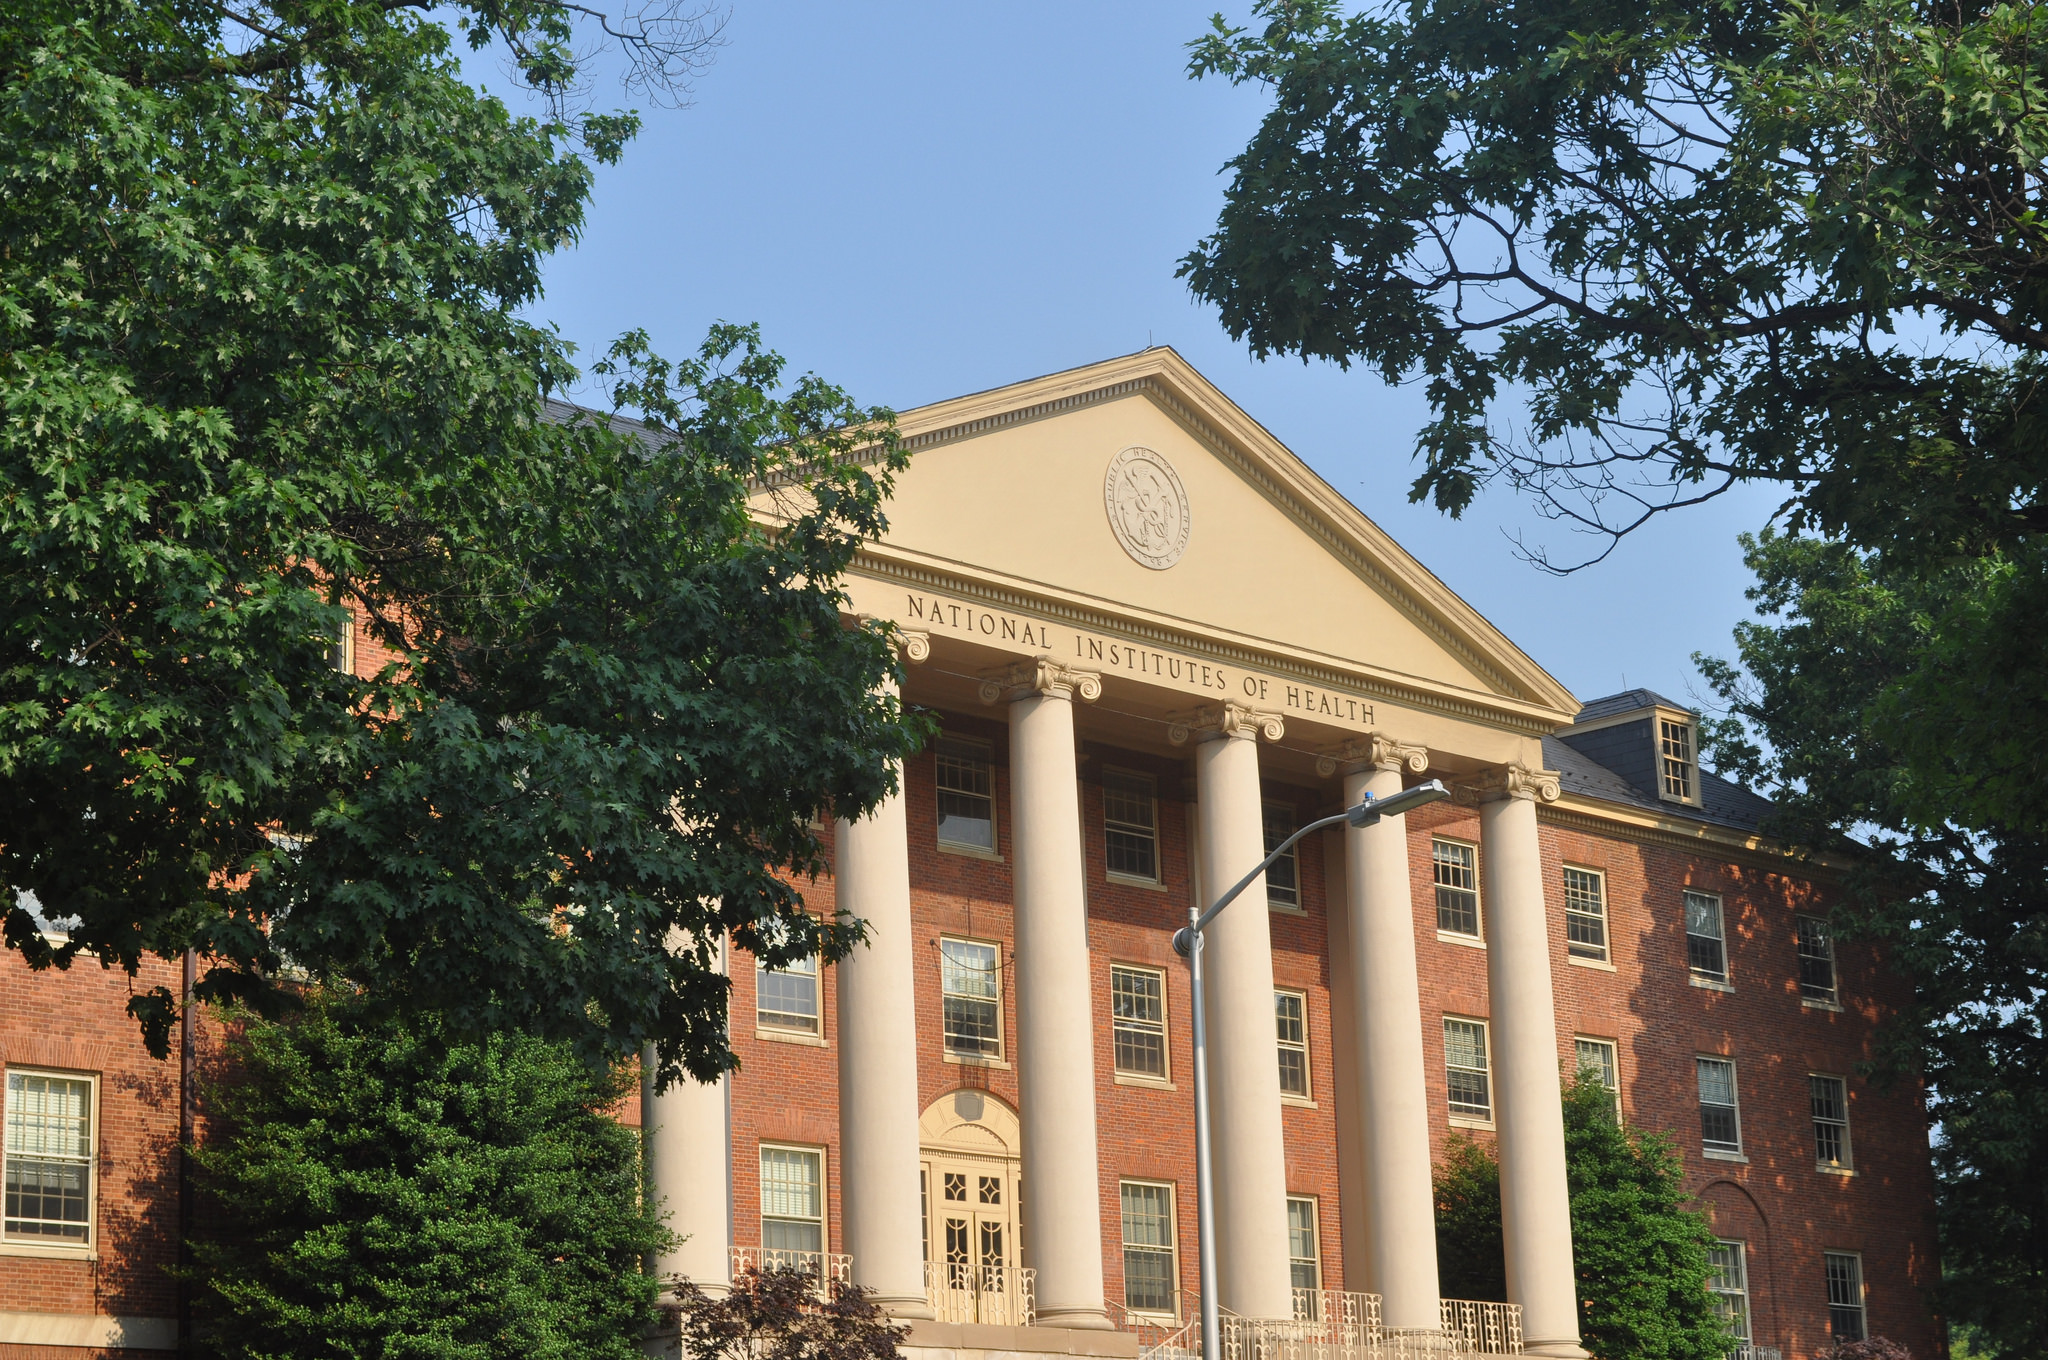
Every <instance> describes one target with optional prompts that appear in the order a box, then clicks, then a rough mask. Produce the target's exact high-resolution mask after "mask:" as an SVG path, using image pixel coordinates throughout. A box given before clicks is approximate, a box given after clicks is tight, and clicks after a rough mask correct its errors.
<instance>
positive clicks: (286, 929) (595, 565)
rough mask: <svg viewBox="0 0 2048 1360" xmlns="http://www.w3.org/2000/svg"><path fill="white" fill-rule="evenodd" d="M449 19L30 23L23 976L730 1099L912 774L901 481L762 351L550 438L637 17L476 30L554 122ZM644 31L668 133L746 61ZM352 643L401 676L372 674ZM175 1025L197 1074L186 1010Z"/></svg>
mask: <svg viewBox="0 0 2048 1360" xmlns="http://www.w3.org/2000/svg"><path fill="white" fill-rule="evenodd" d="M425 8H426V7H425V6H424V4H422V5H418V6H414V5H410V4H407V3H404V2H403V0H275V3H272V2H271V0H260V2H259V3H256V4H253V5H245V6H230V5H225V4H215V3H204V2H196V0H23V3H20V4H10V5H8V6H6V7H5V9H4V12H0V884H5V885H6V886H7V887H8V888H11V889H14V890H25V891H27V892H30V893H33V895H34V897H35V899H36V900H38V901H39V902H40V903H41V906H42V909H43V911H44V912H45V914H46V915H47V916H48V917H50V918H53V919H58V920H64V921H66V922H67V923H68V925H69V932H70V933H69V939H68V941H67V942H66V943H63V944H59V945H54V946H53V945H51V944H49V943H48V942H47V941H46V940H45V938H44V937H43V935H42V934H41V933H39V931H38V930H37V928H36V922H35V921H34V919H33V918H32V917H31V915H30V913H29V912H28V911H27V910H25V909H24V908H22V907H21V906H19V905H17V903H16V901H15V897H14V893H13V892H8V893H6V895H5V898H4V903H5V913H6V914H5V935H6V940H7V943H8V945H9V946H10V947H12V948H14V949H18V950H20V951H22V953H23V954H24V956H25V957H26V958H27V960H28V962H29V963H30V964H31V965H32V966H37V967H44V966H51V965H54V966H58V967H64V966H68V965H69V964H70V963H71V962H72V960H73V959H74V958H75V957H78V956H81V955H83V956H90V957H96V958H98V959H99V960H101V961H102V962H104V963H107V964H111V965H114V966H120V967H125V968H128V969H129V970H131V971H132V970H133V969H134V968H135V967H136V964H137V961H138V960H139V959H140V958H141V957H142V956H144V955H146V954H151V953H154V954H158V955H166V956H169V955H173V954H175V953H176V952H178V951H180V950H183V949H184V948H186V947H188V946H194V947H197V948H198V949H199V950H201V951H202V952H203V953H204V954H206V955H207V956H208V957H209V967H208V969H207V971H206V973H205V975H204V978H203V980H202V982H201V985H200V995H201V996H202V997H207V998H213V999H226V998H235V997H240V998H243V999H245V1000H249V1001H251V1002H254V1003H257V1004H263V1003H265V1002H266V1001H267V1000H275V999H276V997H277V993H276V992H275V991H274V990H273V984H272V979H273V978H274V977H275V976H276V974H277V972H278V970H279V969H280V968H281V967H282V966H284V964H285V963H286V962H287V961H289V962H290V963H291V964H294V965H296V966H297V967H298V968H300V969H302V970H306V971H309V972H311V973H312V974H313V975H315V976H319V977H328V978H346V979H351V980H353V981H354V982H355V983H357V984H360V985H362V986H363V987H364V988H365V989H366V990H367V991H368V992H369V993H370V994H371V995H374V996H376V997H378V998H379V999H380V1001H381V1002H383V1003H385V1004H387V1005H391V1006H394V1007H403V1008H407V1009H426V1010H437V1011H439V1012H440V1013H442V1014H443V1015H444V1016H445V1017H446V1018H447V1019H448V1020H449V1021H450V1023H453V1024H455V1025H457V1027H458V1028H460V1029H462V1030H464V1031H465V1032H469V1033H482V1032H488V1031H492V1030H499V1029H504V1028H507V1027H518V1028H523V1029H526V1030H528V1031H529V1032H534V1033H539V1034H543V1035H549V1036H557V1037H562V1038H566V1039H568V1040H570V1041H571V1042H573V1043H574V1044H575V1045H576V1046H577V1048H578V1050H579V1051H580V1052H582V1053H583V1055H584V1056H585V1058H586V1059H588V1060H590V1061H593V1062H602V1061H605V1060H607V1059H608V1058H613V1057H616V1056H618V1055H621V1054H625V1053H633V1052H637V1051H638V1050H639V1048H640V1046H641V1045H642V1044H644V1043H648V1042H655V1043H657V1044H658V1046H659V1053H660V1063H661V1071H662V1075H663V1077H664V1079H665V1080H667V1079H673V1078H674V1077H675V1076H676V1075H677V1074H678V1073H679V1072H680V1071H681V1070H682V1069H683V1068H684V1067H688V1068H689V1069H690V1070H692V1071H694V1072H696V1073H698V1074H699V1075H709V1074H712V1073H716V1072H717V1071H719V1070H721V1069H722V1068H724V1067H725V1066H727V1065H729V1064H730V1061H731V1056H730V1053H729V1051H728V1050H727V1048H726V1046H725V1040H724V1026H723V1021H722V1017H723V1014H724V1009H725V985H726V984H725V981H724V979H723V977H721V976H720V974H719V972H718V970H717V969H716V968H714V967H713V966H712V964H713V959H712V957H711V955H710V953H709V950H710V949H711V947H712V943H711V942H713V941H715V940H716V939H717V938H719V937H720V935H721V934H723V933H725V932H728V931H730V932H733V933H734V935H735V938H736V939H737V941H738V942H739V944H740V945H742V946H743V947H746V948H749V949H755V948H761V949H766V950H767V952H768V956H769V957H770V958H771V961H777V962H780V961H784V960H785V959H786V958H787V957H791V956H796V955H801V954H805V953H810V952H822V954H823V955H824V956H825V957H826V958H828V959H829V958H834V957H838V956H839V955H841V954H842V953H843V952H844V950H845V949H846V948H848V947H850V946H851V945H852V943H853V942H854V940H855V938H856V937H857V934H858V927H857V926H855V925H853V924H851V923H849V922H845V921H834V920H830V919H826V920H822V921H820V920H818V919H817V918H814V917H813V916H810V915H806V914H804V912H803V911H802V910H801V902H800V900H799V894H798V890H797V889H796V888H795V887H793V886H791V884H792V883H800V882H801V881H803V879H804V878H805V876H807V875H811V874H814V873H815V872H817V871H818V869H819V868H820V846H819V842H818V839H817V837H816V835H815V834H814V833H813V831H812V830H811V829H810V828H811V825H812V824H813V821H814V819H816V818H819V817H821V816H829V815H830V813H831V812H832V811H833V810H835V809H836V810H837V811H838V812H840V813H843V814H858V813H859V812H860V811H862V810H863V809H865V808H867V807H869V806H872V805H873V804H874V803H875V802H876V801H877V800H878V799H879V798H880V797H881V796H882V795H883V794H884V792H885V790H886V789H887V787H888V786H889V782H890V780H891V778H892V776H891V775H890V773H889V770H890V768H891V766H890V761H891V759H892V758H894V757H897V756H900V755H901V754H903V753H904V752H905V751H906V750H907V749H909V748H910V747H911V746H912V744H913V743H914V741H915V739H916V732H915V730H914V724H911V723H908V722H906V721H905V720H904V717H903V715H902V713H901V712H900V710H899V709H898V707H897V706H896V704H895V702H894V701H893V700H890V699H885V698H881V697H878V694H879V691H880V689H881V682H882V681H883V680H884V679H885V678H886V677H888V676H889V675H890V674H891V673H892V671H893V668H894V667H895V664H896V663H895V661H894V658H893V656H892V655H891V652H890V649H889V644H888V641H887V639H886V637H885V636H884V633H883V630H881V629H880V628H877V627H863V628H855V629H848V628H843V627H842V626H841V622H840V605H841V604H842V603H843V596H842V594H841V592H840V589H839V585H838V582H839V578H840V573H841V571H842V569H843V568H844V567H845V566H846V564H847V563H848V562H849V560H850V559H851V557H852V555H853V553H854V552H855V551H856V549H857V547H858V545H859V544H860V543H861V542H862V541H863V540H866V539H870V538H872V537H873V536H875V535H876V534H878V533H880V532H881V530H882V528H883V525H884V521H883V516H882V503H883V500H884V498H885V496H886V494H887V491H888V486H889V480H890V476H891V474H892V472H893V471H894V470H895V469H897V468H899V467H900V466H901V465H902V456H903V455H902V451H901V449H900V447H899V445H898V443H897V441H896V439H895V436H894V431H893V425H892V423H891V420H890V417H889V414H888V413H887V412H886V411H882V410H879V409H873V408H868V407H863V406H861V405H859V404H857V403H855V402H854V401H853V400H851V399H850V398H849V397H848V396H847V395H846V394H845V393H844V392H842V391H840V390H838V389H837V388H834V387H832V386H830V385H829V384H826V383H824V382H821V381H819V380H817V379H815V378H809V377H806V378H803V379H801V380H798V381H795V382H793V383H787V382H785V381H784V378H783V365H782V361H781V360H780V359H779V358H777V357H776V356H775V355H773V354H772V353H769V352H767V351H766V350H764V349H763V348H762V347H761V345H760V342H759V338H758V337H757V336H756V335H755V333H754V332H753V331H751V330H749V329H746V328H739V327H732V326H721V327H719V328H717V329H716V330H714V332H713V333H712V334H711V336H710V337H709V338H708V339H707V341H706V342H705V343H704V345H703V348H702V351H701V353H699V354H698V355H697V356H695V357H693V358H691V359H689V360H687V361H685V362H682V363H676V364H671V363H667V362H665V361H663V360H662V359H660V358H659V357H657V356H655V355H653V354H651V353H650V352H649V350H648V348H647V345H646V342H645V339H644V337H641V336H638V335H632V336H628V337H626V338H625V339H624V340H622V341H621V342H619V344H618V345H617V346H616V347H614V349H613V350H612V351H611V352H610V354H609V356H608V357H606V358H605V359H604V361H603V362H601V363H600V364H598V365H597V366H596V371H597V374H598V376H599V377H600V378H601V379H602V380H603V382H604V383H605V385H606V386H607V387H608V388H609V392H610V396H611V399H612V401H613V402H614V404H615V406H616V408H617V409H618V410H619V411H622V412H626V413H630V414H636V415H637V416H638V417H639V420H638V421H637V422H621V421H619V420H614V419H601V420H567V419H563V418H562V410H561V409H560V408H553V409H552V410H551V408H549V407H547V406H546V405H545V404H544V402H543V393H544V392H546V391H548V390H551V389H560V388H561V387H562V386H563V385H564V384H565V383H567V382H568V381H569V380H570V379H571V378H572V377H573V376H574V373H575V370H574V369H573V368H572V366H571V363H570V355H569V347H568V346H567V345H566V344H565V343H564V342H562V341H561V340H560V339H559V338H558V337H557V336H556V335H555V334H554V332H552V331H551V330H549V329H547V328H545V327H542V326H539V325H536V324H534V323H533V322H531V321H529V320H527V319H525V315H526V314H525V311H524V310H523V309H525V308H526V307H527V306H528V305H529V304H531V303H532V302H533V301H534V300H535V299H536V298H537V296H538V294H539V288H540V269H541V265H542V262H543V260H544V258H545V257H546V255H547V254H548V253H549V252H550V251H553V250H555V249H556V248H558V247H560V246H562V245H564V244H566V243H568V242H571V241H573V240H574V239H575V238H576V236H577V234H578V232H579V231H580V230H581V227H582V222H583V211H584V203H585V199H586V197H587V194H588V191H589V188H590V183H591V175H592V171H591V168H590V162H591V160H592V159H593V158H594V159H596V160H600V161H602V160H611V159H615V158H616V157H617V156H618V155H619V153H620V150H621V147H622V145H623V142H624V140H625V139H626V138H627V137H629V136H630V135H631V133H632V132H633V130H634V128H635V127H636V126H637V123H636V119H635V117H634V115H632V114H627V113H620V114H608V115H598V114H591V113H587V112H584V113H579V112H576V110H575V107H574V106H575V95H576V91H577V90H578V89H579V88H580V87H581V84H582V83H583V82H584V81H585V78H586V77H587V76H588V75H589V72H588V71H586V70H581V69H579V67H578V65H577V63H576V60H575V58H574V55H573V54H574V53H575V52H576V51H578V50H581V49H579V47H578V44H579V42H580V41H581V39H580V37H579V31H578V30H577V28H576V24H575V22H572V21H575V20H577V18H578V16H579V15H590V14H593V13H594V11H591V10H589V9H587V8H585V7H581V6H575V5H567V4H559V3H554V2H553V0H512V2H511V3H506V2H505V0H470V2H469V3H463V4H458V5H457V6H455V7H454V8H453V9H452V10H448V11H437V13H441V14H444V15H451V14H452V16H453V17H454V18H455V19H456V20H457V21H458V26H459V27H460V28H461V29H462V30H463V32H465V33H466V34H467V36H468V38H469V40H470V41H471V42H472V43H473V44H475V45H478V46H483V45H486V44H493V43H495V44H497V45H498V46H497V47H496V48H495V49H493V50H496V51H500V52H502V51H504V50H507V49H509V50H510V51H511V52H512V53H513V54H514V56H515V58H516V62H517V69H518V70H519V71H520V72H521V73H523V75H524V76H525V78H526V79H527V80H528V82H529V83H530V84H532V85H533V86H534V87H535V88H537V89H538V90H540V91H541V93H542V94H543V95H545V96H546V99H545V101H544V106H545V109H546V112H545V113H544V114H542V115H540V116H535V117H529V116H521V115H515V113H514V112H512V111H511V110H509V109H508V108H507V107H506V106H505V105H504V104H503V103H501V102H500V101H499V100H498V99H496V98H493V97H490V96H488V95H485V94H483V93H482V92H480V91H479V90H477V89H475V88H473V87H472V86H471V85H469V84H466V83H465V82H464V81H463V80H462V78H461V74H460V71H459V70H458V68H457V64H456V60H455V57H454V54H453V50H452V41H451V35H450V33H449V32H448V30H447V29H445V28H444V27H443V26H442V25H441V24H440V23H438V22H435V21H434V20H432V19H430V18H429V17H427V16H426V15H425V14H424V13H423V11H424V9H425ZM637 12H638V13H639V14H640V15H641V16H642V19H643V20H644V22H642V23H640V24H638V25H637V26H635V25H632V24H626V23H625V21H624V20H618V21H617V22H615V23H613V25H612V26H613V28H614V29H615V30H616V31H618V32H620V33H623V34H624V35H625V38H624V42H625V48H626V53H625V55H626V56H627V57H628V58H629V61H628V66H627V74H628V77H629V81H630V82H637V83H638V85H639V86H640V87H641V88H643V89H644V90H648V91H652V92H653V93H655V94H656V95H658V96H659V95H664V94H666V95H674V94H676V93H678V92H679V91H680V90H682V89H683V88H684V86H683V84H682V81H683V78H684V77H686V76H687V75H688V74H690V72H691V70H693V69H694V67H693V65H692V63H700V62H701V59H702V57H703V55H704V53H705V51H706V50H707V49H706V44H707V43H708V42H709V41H711V39H712V38H713V37H714V36H715V35H714V34H713V33H712V32H711V30H709V29H707V28H706V27H705V26H704V25H703V24H702V23H700V22H697V21H695V20H693V19H692V17H691V16H690V15H689V14H688V13H683V12H675V11H662V10H660V8H659V7H658V6H657V7H652V8H644V9H641V10H639V11H637ZM693 24H694V26H693ZM621 25H623V26H621ZM485 55H486V56H488V55H489V53H488V52H486V53H485ZM750 494H756V495H757V496H758V498H759V501H760V504H761V507H762V508H763V510H764V513H765V514H767V516H768V517H769V520H770V522H772V524H773V528H772V531H771V530H769V529H763V528H761V527H759V522H758V521H757V520H756V518H755V517H753V516H752V515H750V513H749V500H748V497H749V495H750ZM351 611H353V612H354V613H355V614H356V615H357V616H358V617H359V618H360V619H361V621H362V624H361V626H362V628H363V630H364V633H365V636H366V637H368V638H370V639H373V640H375V641H376V642H379V643H381V644H383V645H384V646H386V647H389V648H391V649H392V650H393V651H394V652H395V653H396V654H397V656H398V658H399V659H398V661H396V662H395V663H394V664H392V665H391V666H388V667H386V668H385V669H384V670H383V671H382V673H381V674H378V675H376V676H374V677H372V678H369V679H358V678H356V677H354V676H352V675H349V674H345V673H342V672H340V671H338V670H337V669H336V668H335V666H334V665H333V664H332V658H333V655H334V652H335V647H336V641H337V638H338V637H339V636H340V630H342V629H343V628H345V627H346V626H347V625H348V621H349V617H350V612H351ZM131 1009H133V1010H134V1011H135V1012H136V1013H137V1015H138V1017H139V1018H140V1019H141V1021H142V1022H143V1028H144V1033H145V1035H146V1036H147V1038H148V1039H149V1041H150V1042H151V1044H152V1045H153V1046H154V1047H155V1048H156V1049H157V1050H158V1051H159V1052H161V1051H162V1049H163V1046H164V1043H165V1036H166V1033H167V1031H168V1027H169V1025H170V1023H171V1020H172V1017H173V1015H174V1013H175V999H174V998H172V997H171V996H170V995H169V994H168V993H166V992H163V991H162V990H159V991H158V992H156V993H154V994H151V995H146V996H140V997H138V998H136V1000H135V1002H134V1003H133V1004H132V1006H131Z"/></svg>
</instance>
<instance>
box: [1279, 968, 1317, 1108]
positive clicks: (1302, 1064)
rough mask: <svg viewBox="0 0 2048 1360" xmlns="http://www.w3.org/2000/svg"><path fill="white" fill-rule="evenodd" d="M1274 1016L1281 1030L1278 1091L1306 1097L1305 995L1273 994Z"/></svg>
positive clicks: (1306, 1018)
mask: <svg viewBox="0 0 2048 1360" xmlns="http://www.w3.org/2000/svg"><path fill="white" fill-rule="evenodd" d="M1273 1015H1274V1018H1275V1019H1276V1020H1277V1021H1278V1022H1279V1030H1280V1094H1281V1095H1283V1096H1299V1097H1300V1098H1301V1099H1303V1100H1307V1099H1308V997H1307V995H1306V994H1304V993H1302V992H1275V993H1273Z"/></svg>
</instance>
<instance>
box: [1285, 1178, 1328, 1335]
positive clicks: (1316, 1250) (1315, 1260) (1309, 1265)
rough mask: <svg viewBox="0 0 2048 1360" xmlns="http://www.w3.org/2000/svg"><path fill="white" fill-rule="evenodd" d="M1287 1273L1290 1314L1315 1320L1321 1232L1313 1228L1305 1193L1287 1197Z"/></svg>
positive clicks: (1312, 1209) (1319, 1285) (1320, 1279)
mask: <svg viewBox="0 0 2048 1360" xmlns="http://www.w3.org/2000/svg"><path fill="white" fill-rule="evenodd" d="M1287 1272H1288V1275H1289V1276H1290V1278H1291V1279H1292V1281H1293V1284H1294V1315H1295V1317H1297V1318H1300V1319H1302V1320H1303V1321H1306V1322H1314V1321H1317V1320H1318V1319H1317V1313H1318V1312H1319V1311H1320V1310H1319V1307H1318V1305H1320V1304H1321V1302H1322V1300H1320V1299H1319V1298H1317V1297H1316V1291H1318V1290H1320V1289H1321V1288H1322V1287H1323V1253H1322V1235H1321V1233H1319V1232H1318V1231H1317V1228H1316V1202H1315V1200H1314V1198H1312V1197H1311V1196H1308V1195H1290V1196H1289V1197H1288V1200H1287Z"/></svg>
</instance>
